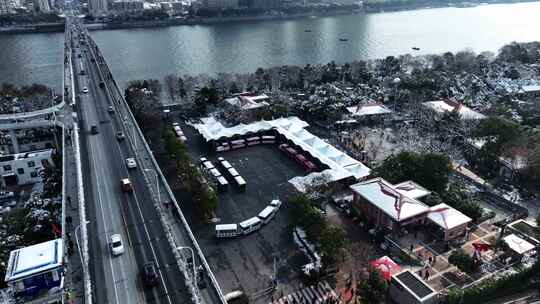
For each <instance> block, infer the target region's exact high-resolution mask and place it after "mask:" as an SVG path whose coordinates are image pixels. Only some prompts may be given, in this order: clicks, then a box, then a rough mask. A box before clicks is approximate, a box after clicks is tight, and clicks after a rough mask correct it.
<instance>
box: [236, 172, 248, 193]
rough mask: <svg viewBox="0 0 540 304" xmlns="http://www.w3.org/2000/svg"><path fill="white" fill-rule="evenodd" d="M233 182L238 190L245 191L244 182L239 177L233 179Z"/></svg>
mask: <svg viewBox="0 0 540 304" xmlns="http://www.w3.org/2000/svg"><path fill="white" fill-rule="evenodd" d="M234 182H235V183H236V186H238V190H240V191H246V181H245V180H244V178H242V177H241V176H240V175H238V176H235V177H234Z"/></svg>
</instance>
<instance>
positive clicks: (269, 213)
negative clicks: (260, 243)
mask: <svg viewBox="0 0 540 304" xmlns="http://www.w3.org/2000/svg"><path fill="white" fill-rule="evenodd" d="M280 206H281V201H280V200H279V199H275V200H272V201H271V202H270V204H269V205H268V206H266V207H265V208H264V209H263V210H262V211H261V212H259V214H258V215H257V216H254V217H252V218H249V219H247V220H245V221H243V222H240V223H238V224H220V225H216V237H217V238H232V237H237V236H240V235H247V234H250V233H251V232H253V231H257V230H259V229H260V228H261V227H262V226H263V225H266V224H268V223H269V222H270V221H271V220H272V219H273V218H274V216H275V215H276V213H277V212H278V210H279V207H280Z"/></svg>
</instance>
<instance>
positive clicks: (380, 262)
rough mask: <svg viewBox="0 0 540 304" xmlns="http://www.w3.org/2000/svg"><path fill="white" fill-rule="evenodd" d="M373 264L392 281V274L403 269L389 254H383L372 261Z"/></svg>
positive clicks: (385, 277) (384, 276)
mask: <svg viewBox="0 0 540 304" xmlns="http://www.w3.org/2000/svg"><path fill="white" fill-rule="evenodd" d="M371 266H373V268H375V269H377V270H379V271H380V272H381V274H382V276H383V278H384V279H385V280H387V281H390V279H391V278H392V275H393V274H395V273H398V272H399V271H400V270H401V267H399V265H398V264H396V262H394V261H392V259H391V258H389V257H388V256H383V257H381V258H378V259H376V260H373V261H371Z"/></svg>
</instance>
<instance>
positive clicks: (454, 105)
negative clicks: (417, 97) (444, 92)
mask: <svg viewBox="0 0 540 304" xmlns="http://www.w3.org/2000/svg"><path fill="white" fill-rule="evenodd" d="M423 105H424V106H425V107H427V108H430V109H432V110H434V111H435V112H437V113H440V114H442V113H445V112H452V111H457V112H458V114H459V117H461V119H464V120H479V119H484V118H486V116H485V115H483V114H481V113H478V112H476V111H474V110H472V109H471V108H469V107H467V106H465V105H464V104H462V103H459V102H457V101H452V100H449V99H446V100H437V101H428V102H424V103H423Z"/></svg>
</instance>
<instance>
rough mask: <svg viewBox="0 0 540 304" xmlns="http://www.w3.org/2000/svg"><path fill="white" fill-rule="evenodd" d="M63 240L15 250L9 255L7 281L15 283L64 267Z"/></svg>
mask: <svg viewBox="0 0 540 304" xmlns="http://www.w3.org/2000/svg"><path fill="white" fill-rule="evenodd" d="M62 254H63V245H62V239H56V240H52V241H48V242H44V243H40V244H36V245H32V246H29V247H24V248H21V249H17V250H14V251H12V252H11V253H10V255H9V262H8V268H7V271H6V278H5V281H6V282H8V281H13V280H17V279H21V278H25V277H27V276H31V275H33V274H37V273H41V272H43V271H47V270H50V269H54V268H57V267H60V266H61V265H62Z"/></svg>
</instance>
